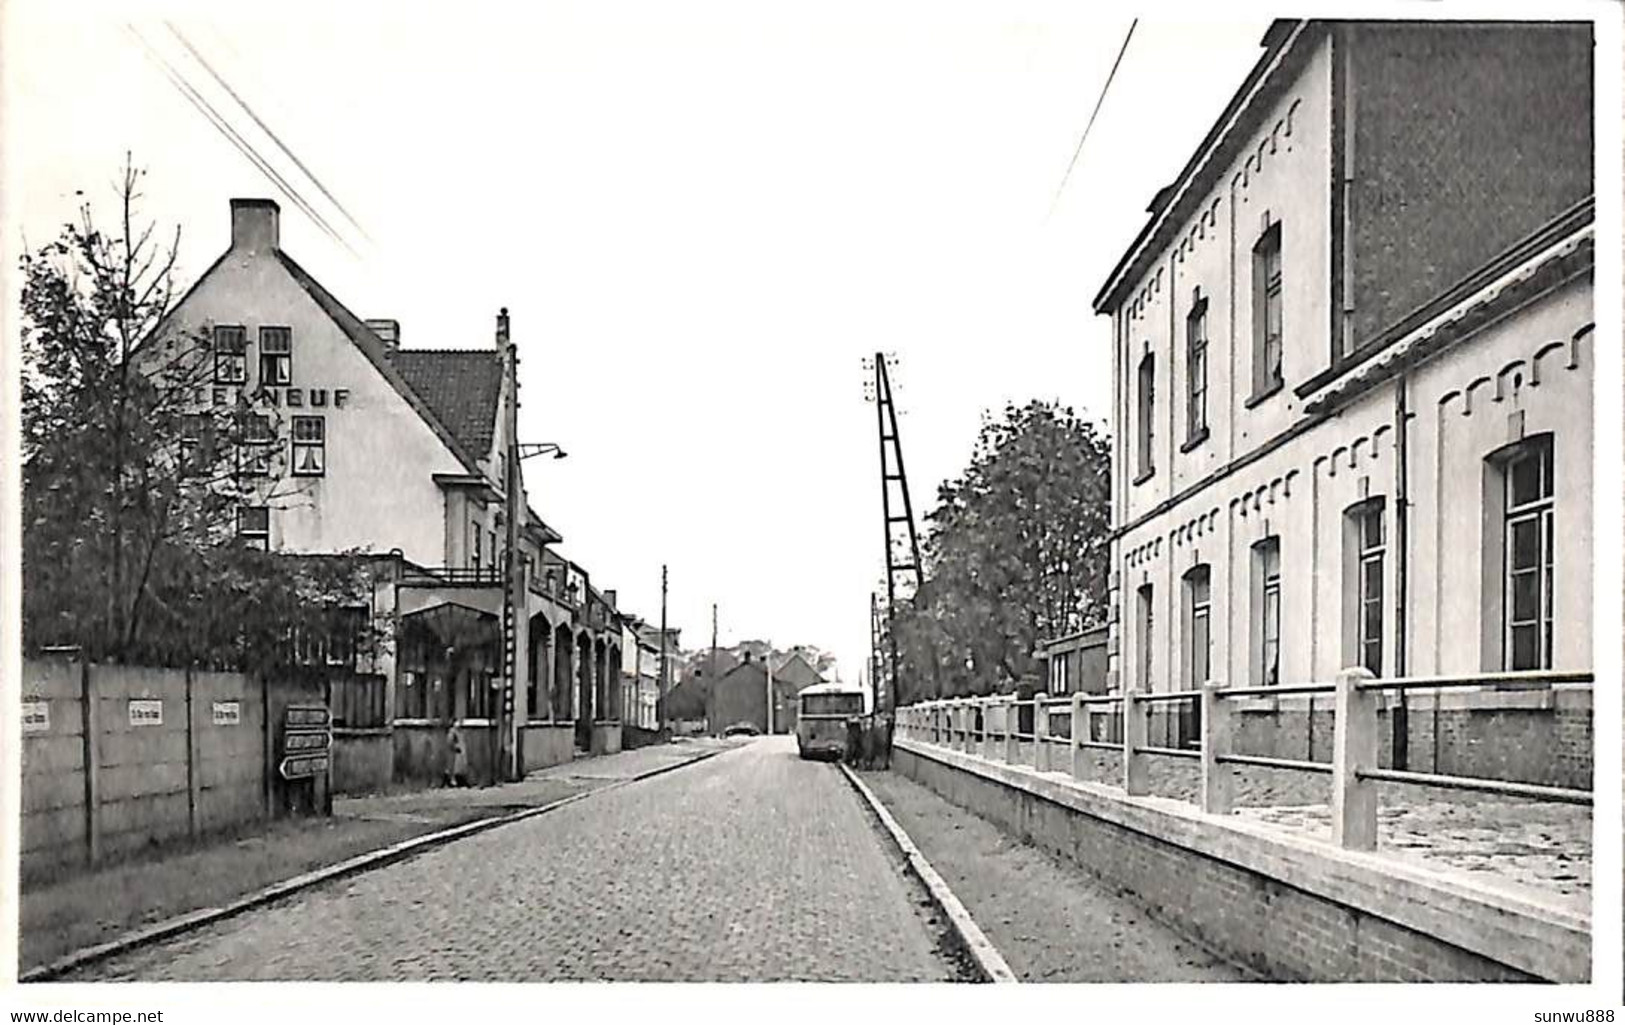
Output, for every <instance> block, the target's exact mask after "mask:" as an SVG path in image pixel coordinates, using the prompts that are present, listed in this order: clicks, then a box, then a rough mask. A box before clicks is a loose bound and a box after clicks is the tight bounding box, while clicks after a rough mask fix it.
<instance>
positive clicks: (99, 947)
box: [17, 748, 733, 983]
mask: <svg viewBox="0 0 1625 1025" xmlns="http://www.w3.org/2000/svg"><path fill="white" fill-rule="evenodd" d="M731 750H733V749H732V748H719V749H717V750H715V751H705V752H702V753H701V754H699V755H696V756H695V757H693V758H688V759H685V760H683V761H680V762H676V763H674V764H671V765H662V766H660V767H659V768H657V769H650V770H649V771H648V772H644V773H640V774H638V775H636V776H629V777H627V778H626V779H621V780H616V781H615V782H613V783H607V784H605V785H604V786H601V787H597V788H596V789H593V790H586V791H583V792H582V793H579V794H571V795H570V796H569V797H561V798H559V799H558V800H557V801H550V802H548V803H547V804H542V805H538V806H536V807H534V808H525V809H523V810H521V811H516V812H510V813H509V814H507V815H497V816H493V817H491V818H488V819H477V820H475V821H473V822H465V823H463V824H462V825H460V826H452V827H450V828H448V829H442V830H440V831H439V832H437V833H426V834H424V835H423V836H414V837H412V838H411V839H409V840H402V841H401V842H400V843H396V844H391V845H390V846H388V847H381V848H379V849H378V850H376V851H368V852H367V853H366V854H358V855H356V856H355V857H353V858H350V859H348V860H346V861H341V862H339V863H338V864H336V865H328V866H326V867H324V868H318V869H315V870H313V871H310V872H306V873H304V874H303V875H297V876H294V877H293V878H292V879H284V880H283V881H282V882H280V883H272V884H271V885H270V886H267V887H265V888H264V889H262V890H257V891H255V892H254V893H251V894H249V895H248V896H246V897H240V898H238V899H237V900H234V901H232V902H231V903H229V904H223V905H221V906H220V907H215V908H200V909H199V910H197V911H188V912H186V913H185V914H182V915H176V916H175V917H173V918H166V919H165V920H163V921H162V922H158V923H156V924H154V925H149V926H146V927H145V928H142V929H137V930H135V931H134V932H128V933H125V934H124V935H122V936H119V937H116V938H114V939H111V940H108V941H107V942H105V943H98V944H95V945H94V946H89V947H81V948H79V949H78V950H75V951H73V952H72V953H70V954H65V955H63V956H62V957H59V958H57V959H56V960H55V961H52V962H50V963H49V964H45V965H40V966H38V967H35V968H30V969H29V970H28V971H26V972H22V973H19V974H18V976H17V981H18V982H19V983H28V982H50V981H51V980H53V979H56V978H59V977H60V976H63V975H66V974H68V973H69V972H72V971H75V970H77V969H79V968H83V967H85V966H86V965H90V964H94V963H96V962H97V961H105V960H107V959H108V958H110V957H115V956H117V955H119V954H124V953H128V952H129V951H131V950H135V949H136V948H138V947H145V946H149V945H151V944H153V943H158V942H160V941H162V940H167V939H171V938H173V937H175V936H178V935H180V934H181V933H184V932H189V931H191V930H193V929H197V928H201V927H202V926H205V925H211V924H213V923H215V922H219V921H223V920H224V919H227V918H231V917H233V916H235V915H239V914H242V913H243V912H244V911H250V910H252V909H254V908H257V907H261V906H263V905H265V904H269V903H271V902H273V901H277V900H281V899H282V898H284V897H287V896H290V895H292V894H295V893H298V892H300V891H301V890H308V889H310V888H311V887H314V886H319V885H321V884H322V883H327V882H332V881H333V880H335V879H340V878H343V877H345V876H350V875H356V874H357V873H360V872H365V871H368V870H370V869H375V868H383V867H384V866H386V865H390V864H393V863H395V862H397V861H401V860H403V859H405V858H407V857H409V856H410V855H413V854H417V853H420V852H422V851H425V850H428V849H430V848H432V847H441V846H444V845H446V844H448V843H451V842H452V841H453V840H461V839H462V838H463V837H465V836H473V835H474V834H475V833H483V832H485V831H486V830H490V829H495V828H496V827H498V826H506V825H509V824H510V823H514V822H520V821H522V820H524V819H529V818H534V817H536V816H537V815H545V814H546V813H548V812H550V811H554V810H556V809H558V808H562V807H564V806H565V805H567V804H574V803H575V802H577V801H581V800H585V799H586V798H588V797H593V796H596V795H598V794H602V793H606V792H608V791H610V790H616V789H619V788H620V787H624V786H627V785H629V784H632V783H639V782H642V781H643V780H646V779H649V778H651V777H654V776H660V775H663V774H665V773H668V772H672V771H674V770H676V769H683V768H687V767H688V766H690V765H693V764H695V763H696V762H703V761H705V760H706V759H707V758H715V757H716V756H717V755H719V754H723V753H724V752H726V751H731Z"/></svg>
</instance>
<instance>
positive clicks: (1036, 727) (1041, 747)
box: [1033, 694, 1049, 772]
mask: <svg viewBox="0 0 1625 1025" xmlns="http://www.w3.org/2000/svg"><path fill="white" fill-rule="evenodd" d="M1048 737H1049V710H1048V709H1046V708H1045V707H1044V695H1042V694H1034V695H1033V768H1035V769H1037V770H1038V771H1039V772H1048V771H1049V740H1048V739H1047V738H1048Z"/></svg>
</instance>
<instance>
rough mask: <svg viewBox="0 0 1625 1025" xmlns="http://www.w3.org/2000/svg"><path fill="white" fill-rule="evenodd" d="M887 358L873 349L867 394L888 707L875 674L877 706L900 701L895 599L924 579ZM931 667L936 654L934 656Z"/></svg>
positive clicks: (912, 591)
mask: <svg viewBox="0 0 1625 1025" xmlns="http://www.w3.org/2000/svg"><path fill="white" fill-rule="evenodd" d="M866 362H867V361H866ZM886 364H887V358H886V356H885V354H883V353H879V352H877V353H875V355H874V371H875V377H874V382H873V384H872V385H866V386H865V391H866V397H867V398H869V399H870V400H871V401H873V402H874V403H875V420H876V424H877V426H878V427H879V431H880V508H881V515H882V517H883V519H884V521H885V524H884V525H885V540H886V547H885V555H886V633H887V635H888V637H887V640H888V644H887V648H888V651H887V654H888V655H889V656H890V664H889V665H888V666H886V667H885V668H886V670H887V671H886V673H885V678H886V685H885V696H886V701H885V704H886V708H881V707H879V699H880V694H881V688H880V684H879V680H878V678H877V680H876V686H875V698H876V702H877V707H876V708H875V711H876V712H881V711H885V710H887V709H895V708H896V707H897V689H898V683H899V677H900V676H901V670H900V667H899V660H898V654H897V599H898V593H899V592H900V591H906V592H907V593H906V594H904V595H903V596H904V597H905V598H907V597H909V596H910V595H912V594H914V593H916V592H917V591H918V589H919V587H920V584H921V582H922V580H923V570H922V564H921V562H920V539H919V535H918V534H917V533H916V532H915V529H914V504H913V502H912V501H911V500H910V498H909V493H908V474H907V472H906V471H905V470H904V469H903V444H902V440H901V438H900V437H899V436H898V432H897V405H896V403H895V402H894V401H893V399H892V386H891V377H890V375H889V374H887V372H886ZM894 498H897V499H901V505H902V511H901V514H899V513H898V512H897V510H896V509H895V507H894V506H893V500H894ZM932 665H933V672H934V671H935V668H934V667H935V660H934V659H933V660H932Z"/></svg>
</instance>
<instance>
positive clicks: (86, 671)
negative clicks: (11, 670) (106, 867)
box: [79, 662, 102, 865]
mask: <svg viewBox="0 0 1625 1025" xmlns="http://www.w3.org/2000/svg"><path fill="white" fill-rule="evenodd" d="M79 700H80V702H81V704H80V713H81V715H80V725H81V726H82V727H83V729H84V731H85V734H84V758H85V858H86V860H88V861H89V862H90V864H91V865H97V864H99V863H100V862H101V860H102V807H101V805H102V792H101V742H100V741H101V729H102V720H101V709H100V707H98V706H99V705H100V704H101V700H100V698H98V697H97V691H96V685H95V682H94V681H93V680H92V679H91V669H90V663H89V662H81V663H79Z"/></svg>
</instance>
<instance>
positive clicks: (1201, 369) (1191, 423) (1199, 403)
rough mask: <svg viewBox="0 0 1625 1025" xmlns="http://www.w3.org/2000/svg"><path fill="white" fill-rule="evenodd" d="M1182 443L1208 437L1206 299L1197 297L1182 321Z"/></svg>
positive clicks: (1190, 443)
mask: <svg viewBox="0 0 1625 1025" xmlns="http://www.w3.org/2000/svg"><path fill="white" fill-rule="evenodd" d="M1185 374H1186V391H1185V444H1186V445H1187V446H1191V445H1195V444H1196V443H1197V442H1199V441H1201V440H1202V439H1203V438H1205V437H1207V300H1206V299H1200V298H1199V299H1197V300H1196V305H1195V306H1194V307H1193V308H1192V309H1191V312H1190V316H1189V317H1187V318H1186V320H1185Z"/></svg>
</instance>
